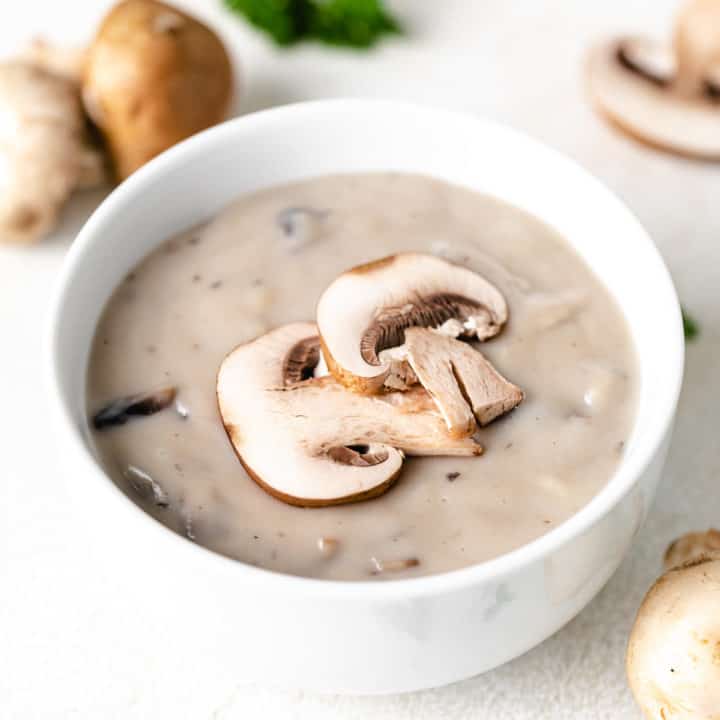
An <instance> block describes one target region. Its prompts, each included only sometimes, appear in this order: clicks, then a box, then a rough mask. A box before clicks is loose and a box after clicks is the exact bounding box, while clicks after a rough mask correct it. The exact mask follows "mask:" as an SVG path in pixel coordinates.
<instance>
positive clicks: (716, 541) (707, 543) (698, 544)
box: [663, 528, 720, 570]
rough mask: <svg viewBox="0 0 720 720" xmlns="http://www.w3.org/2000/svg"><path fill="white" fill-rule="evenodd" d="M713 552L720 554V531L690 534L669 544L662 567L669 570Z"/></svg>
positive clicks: (711, 529) (711, 530)
mask: <svg viewBox="0 0 720 720" xmlns="http://www.w3.org/2000/svg"><path fill="white" fill-rule="evenodd" d="M715 552H717V553H720V530H716V529H715V528H710V530H707V531H705V532H690V533H686V534H685V535H683V536H682V537H679V538H678V539H677V540H675V541H674V542H672V543H670V545H669V546H668V549H667V550H666V551H665V557H664V558H663V565H664V566H665V569H666V570H670V569H671V568H674V567H678V566H679V565H683V564H685V563H688V562H692V561H693V560H700V559H701V558H703V557H705V556H706V555H711V554H712V553H715Z"/></svg>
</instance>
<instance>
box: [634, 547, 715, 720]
mask: <svg viewBox="0 0 720 720" xmlns="http://www.w3.org/2000/svg"><path fill="white" fill-rule="evenodd" d="M627 672H628V679H629V682H630V687H631V689H632V691H633V693H634V695H635V698H636V700H637V702H638V704H639V705H640V707H641V708H642V710H643V712H644V713H645V715H646V716H647V717H648V718H653V719H654V718H666V720H717V719H718V718H719V717H720V554H714V555H711V556H708V557H705V558H702V559H700V560H697V561H694V562H691V563H688V564H686V565H681V566H680V567H678V568H675V569H673V570H670V571H668V572H667V573H665V575H663V576H662V577H661V578H660V579H659V580H658V581H657V582H656V583H655V585H654V586H653V587H652V588H651V589H650V591H649V592H648V594H647V596H646V597H645V600H644V601H643V604H642V605H641V607H640V610H639V612H638V616H637V619H636V621H635V626H634V627H633V630H632V633H631V635H630V641H629V643H628V652H627Z"/></svg>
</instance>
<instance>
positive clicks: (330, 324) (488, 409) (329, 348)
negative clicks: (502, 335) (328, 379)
mask: <svg viewBox="0 0 720 720" xmlns="http://www.w3.org/2000/svg"><path fill="white" fill-rule="evenodd" d="M317 317H318V328H319V330H320V335H321V338H322V343H323V355H324V356H325V359H326V360H327V363H328V367H329V368H330V371H331V372H332V374H333V375H334V376H335V377H336V378H337V379H339V380H340V381H341V382H342V383H343V384H344V385H346V386H347V387H349V388H350V389H351V390H353V391H355V392H359V393H361V394H373V393H380V392H383V391H385V390H388V389H392V390H407V389H408V388H409V387H411V386H412V385H414V384H415V383H418V382H419V383H420V384H422V385H423V386H424V387H425V389H426V390H427V391H428V392H429V393H430V395H431V396H432V398H433V399H434V401H435V403H436V404H437V406H438V408H439V409H440V411H441V413H442V415H443V417H444V418H445V420H446V422H447V425H448V429H449V431H450V432H451V434H452V435H454V436H456V437H458V436H462V435H470V434H472V433H473V432H474V430H475V427H476V425H475V418H476V417H477V420H478V421H479V422H480V424H481V425H484V424H486V423H487V422H489V421H490V420H492V419H494V418H495V417H497V416H498V415H499V414H501V413H502V412H506V411H507V410H509V409H511V408H513V407H515V406H516V405H517V404H518V403H519V402H520V401H521V400H522V392H521V391H520V390H519V388H516V387H515V386H514V385H512V384H511V383H508V382H507V381H505V380H504V378H502V376H500V375H499V373H497V371H495V370H494V368H492V366H491V365H490V364H489V363H488V362H487V360H485V359H484V358H483V356H482V355H481V354H480V353H479V352H477V351H476V350H475V349H473V348H472V347H470V346H469V345H467V344H465V343H462V342H460V341H458V340H456V339H455V338H458V337H463V338H468V339H469V338H472V337H476V338H477V339H479V340H486V339H488V338H490V337H493V336H494V335H497V333H499V332H500V330H501V329H502V327H503V325H504V324H505V322H506V321H507V317H508V310H507V304H506V303H505V299H504V298H503V296H502V294H501V293H500V291H499V290H498V289H497V288H496V287H495V286H494V285H492V284H490V283H489V282H488V281H487V280H485V279H484V278H483V277H481V276H480V275H478V274H477V273H474V272H472V271H471V270H467V269H466V268H462V267H458V266H456V265H452V264H451V263H448V262H446V261H445V260H442V259H440V258H437V257H434V256H431V255H423V254H419V253H404V254H400V255H393V256H391V257H388V258H384V259H382V260H378V261H376V262H374V263H369V264H367V265H361V266H359V267H356V268H353V269H352V270H349V271H347V272H345V273H343V274H342V275H340V276H339V277H338V278H337V279H336V280H335V281H334V282H333V283H331V285H330V286H329V287H328V288H327V290H326V291H325V292H324V293H323V295H322V297H321V298H320V302H319V304H318V310H317ZM501 408H505V409H502V410H501ZM475 410H476V411H477V414H476V415H474V414H473V411H475Z"/></svg>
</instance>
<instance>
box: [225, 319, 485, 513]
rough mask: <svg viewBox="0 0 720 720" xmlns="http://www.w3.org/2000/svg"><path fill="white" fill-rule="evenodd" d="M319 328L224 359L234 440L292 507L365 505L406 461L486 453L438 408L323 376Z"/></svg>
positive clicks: (269, 337)
mask: <svg viewBox="0 0 720 720" xmlns="http://www.w3.org/2000/svg"><path fill="white" fill-rule="evenodd" d="M319 357H320V351H319V339H318V337H317V328H316V327H315V325H312V324H310V323H295V324H292V325H285V326H283V327H280V328H277V329H275V330H272V331H271V332H269V333H267V334H266V335H263V336H262V337H260V338H257V339H256V340H253V341H252V342H249V343H246V344H244V345H240V346H239V347H238V348H236V349H235V350H233V351H232V352H231V353H230V354H229V355H228V356H227V357H226V358H225V360H224V361H223V363H222V365H221V367H220V371H219V373H218V383H217V396H218V406H219V408H220V414H221V416H222V421H223V424H224V426H225V429H226V431H227V434H228V437H229V439H230V441H231V443H232V445H233V447H234V449H235V451H236V453H237V455H238V457H239V459H240V461H241V462H242V464H243V465H244V466H245V468H246V470H247V471H248V473H249V474H250V476H251V477H252V478H253V479H254V480H255V481H256V482H257V483H258V484H259V485H260V486H261V487H263V488H264V489H265V490H266V491H268V492H269V493H271V494H272V495H274V496H275V497H277V498H279V499H281V500H284V501H285V502H288V503H290V504H293V505H301V506H324V505H334V504H338V503H344V502H351V501H356V500H364V499H367V498H370V497H374V496H376V495H379V494H380V493H382V492H384V491H385V490H387V489H388V488H389V487H390V486H391V485H392V483H393V482H394V480H395V479H396V478H397V476H398V474H399V472H400V469H401V467H402V463H403V457H404V453H407V454H409V455H464V456H473V455H480V454H481V453H482V447H481V446H480V445H479V444H478V443H477V442H476V441H475V440H473V439H471V438H464V439H454V438H451V437H450V436H449V435H448V434H447V432H446V428H445V424H444V422H443V420H442V418H441V417H440V415H439V413H438V412H437V410H436V409H435V408H432V409H417V408H421V406H420V405H419V404H416V406H415V408H414V409H413V412H406V411H404V410H403V408H402V405H403V403H402V402H399V403H394V402H392V401H389V400H388V398H389V397H391V396H378V397H368V396H363V395H358V394H354V393H351V392H348V390H347V389H346V388H344V387H343V386H342V385H341V384H340V383H338V382H337V381H336V380H335V379H334V378H332V377H330V376H326V377H319V378H314V377H312V370H313V366H314V364H317V362H318V361H319Z"/></svg>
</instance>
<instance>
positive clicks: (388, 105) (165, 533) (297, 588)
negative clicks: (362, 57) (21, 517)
mask: <svg viewBox="0 0 720 720" xmlns="http://www.w3.org/2000/svg"><path fill="white" fill-rule="evenodd" d="M369 108H372V109H373V110H374V111H375V112H389V113H392V112H394V111H405V112H408V111H412V112H416V113H417V112H419V113H422V114H424V115H425V116H427V117H431V118H432V120H433V122H438V123H441V124H442V123H449V122H455V123H458V122H465V123H472V124H473V125H474V126H475V127H476V128H477V127H480V128H483V129H485V130H490V131H492V132H495V133H500V134H504V135H505V136H507V137H508V138H511V139H515V140H516V141H517V142H521V143H524V144H525V145H529V146H534V147H535V148H537V149H542V150H543V152H544V155H545V156H546V157H547V158H548V159H549V161H551V162H552V163H553V164H556V165H557V164H561V165H564V166H565V167H566V168H567V169H571V170H572V171H573V172H574V173H576V174H580V175H582V176H583V177H584V179H585V181H586V185H587V184H588V183H589V184H590V186H592V187H593V192H594V193H595V194H597V195H598V196H604V198H605V201H606V202H612V203H615V204H616V206H619V207H621V208H622V209H623V210H624V211H625V214H626V216H627V220H628V230H629V231H632V233H633V235H634V240H633V242H641V243H643V244H644V245H645V250H646V252H650V253H651V254H652V255H654V256H655V257H656V260H657V261H658V262H656V263H655V273H656V274H657V275H658V277H657V280H658V284H657V290H656V292H658V293H664V294H665V295H667V299H668V300H669V301H670V305H674V306H675V308H676V312H675V313H674V316H672V317H666V318H665V323H666V325H665V327H666V331H667V334H668V336H669V338H674V339H675V340H676V342H674V343H672V344H671V343H668V344H669V347H670V356H669V357H667V361H668V363H670V367H671V368H672V378H673V382H672V383H670V384H668V385H667V386H666V387H664V388H662V389H659V390H658V391H659V392H660V391H661V392H662V393H663V398H662V404H661V407H660V408H659V409H658V411H657V412H656V413H655V415H654V416H653V418H652V419H651V421H649V422H648V427H647V428H646V429H645V431H644V434H643V438H644V442H643V443H642V444H641V445H638V447H636V448H634V451H633V453H632V454H630V455H625V456H624V457H623V459H622V460H621V462H620V464H619V466H618V467H617V469H616V471H615V473H614V474H613V476H612V477H611V478H610V479H609V480H608V482H607V483H606V484H605V486H604V487H603V488H602V489H601V490H600V491H599V492H598V493H597V494H596V495H595V496H593V497H592V498H591V500H590V501H589V502H588V503H587V504H585V505H584V506H583V507H581V508H580V510H578V511H577V512H576V513H575V514H574V515H572V516H571V517H569V518H568V519H567V520H566V521H564V522H563V523H561V524H560V525H558V526H557V527H555V528H553V529H552V530H550V531H549V532H547V533H545V534H544V535H541V536H540V537H538V538H536V539H535V540H532V541H530V542H529V543H527V544H525V545H521V546H520V547H518V548H516V549H514V550H511V551H510V552H508V553H505V554H503V555H500V556H498V557H495V558H492V559H490V560H486V561H484V562H481V563H478V564H474V565H469V566H467V567H463V568H460V569H456V570H451V571H447V572H442V573H436V574H432V575H426V576H421V577H418V578H399V579H391V580H384V581H382V582H378V581H377V580H357V581H346V580H325V579H318V578H307V577H302V576H296V575H290V574H286V573H281V572H278V571H273V570H268V569H264V568H258V567H254V566H251V565H248V564H246V563H244V562H243V561H241V560H236V559H234V558H230V557H228V556H225V555H222V554H220V553H218V552H216V551H214V550H210V549H208V548H205V547H204V546H202V545H198V544H196V543H194V542H191V541H188V540H187V539H186V538H184V537H182V536H181V535H178V534H177V533H175V532H174V531H172V530H170V529H169V528H167V527H166V526H165V525H163V524H162V523H160V522H159V521H157V520H155V519H154V518H153V517H152V516H150V515H148V514H147V513H146V512H145V511H144V510H143V509H142V508H140V507H139V506H138V505H136V504H135V503H134V502H133V501H132V500H131V499H130V498H128V497H127V496H126V495H125V494H124V493H123V492H122V491H121V490H120V489H119V488H118V487H117V486H116V485H115V483H114V482H113V481H112V479H111V478H110V477H109V476H108V475H107V473H106V472H105V471H104V470H103V468H102V466H101V464H100V462H99V460H98V459H97V458H96V457H95V455H94V454H93V452H92V450H91V448H90V445H89V443H88V442H86V439H85V438H84V437H83V433H82V432H81V430H80V428H78V427H77V426H76V424H75V422H74V420H73V417H72V411H71V409H70V407H69V406H68V404H67V403H66V402H65V397H64V393H63V391H62V389H61V388H62V387H63V385H64V382H63V379H62V378H61V377H60V373H59V363H58V358H59V352H60V345H59V343H60V338H59V328H60V324H61V318H62V316H63V308H64V305H65V300H66V297H67V295H68V294H69V292H70V289H71V286H72V284H73V283H74V281H75V278H76V274H77V273H76V270H77V267H78V265H79V264H80V262H81V259H82V256H83V254H84V252H85V250H86V248H87V247H88V246H90V245H92V244H93V243H95V242H97V241H98V240H97V239H98V238H99V237H101V233H99V232H98V231H99V230H100V229H101V228H102V226H103V225H104V224H105V223H107V222H108V221H109V220H110V219H112V218H113V216H114V215H115V212H116V211H115V207H116V206H117V205H121V204H122V201H123V199H124V198H125V197H126V196H128V195H130V194H134V193H135V192H137V189H138V188H140V187H143V186H151V185H154V186H155V187H158V185H159V184H158V183H157V178H159V177H162V176H163V175H165V174H167V173H172V172H175V171H176V170H177V166H178V165H181V164H182V163H183V160H184V158H186V157H187V156H188V155H196V154H202V153H204V152H205V151H206V149H207V148H209V147H211V146H217V145H223V144H224V143H226V142H229V141H233V142H238V141H239V139H241V136H242V135H243V134H244V133H245V132H252V131H253V130H255V129H257V127H258V126H262V125H263V124H266V123H268V122H269V121H278V122H280V121H281V122H292V121H293V119H294V118H297V117H298V116H303V115H304V116H305V118H304V119H305V120H306V121H307V118H308V117H309V116H312V115H313V114H320V115H322V114H323V113H326V112H328V111H331V112H335V113H337V112H342V111H345V112H348V113H358V112H361V111H363V110H368V109H369ZM633 225H634V227H633ZM621 310H622V308H621ZM45 358H46V363H45V382H46V387H47V390H48V398H49V402H50V403H51V405H52V410H53V414H54V420H55V422H54V428H53V429H54V433H55V435H56V437H57V436H59V435H60V434H62V440H63V443H62V447H63V451H64V452H67V453H72V454H73V455H74V456H75V460H76V461H79V462H80V463H81V465H82V469H81V473H79V474H81V475H83V476H85V475H87V476H88V480H89V481H90V482H93V483H96V484H98V485H99V486H100V485H101V486H104V487H105V488H106V490H109V491H114V495H115V497H116V499H120V500H121V502H120V503H117V502H116V505H118V506H124V507H125V517H126V518H127V521H128V523H131V522H133V520H132V518H133V517H134V518H135V520H134V522H135V524H136V525H137V527H138V530H141V529H142V528H141V526H143V527H144V531H147V532H151V533H154V540H156V541H157V544H158V547H159V548H160V547H161V550H159V551H160V552H165V549H166V548H167V549H168V551H169V550H170V548H171V546H172V545H173V544H174V545H175V547H176V548H177V550H176V552H179V553H184V554H185V556H186V559H187V560H188V561H193V562H197V563H198V565H200V564H202V565H208V564H212V565H214V566H215V568H216V569H217V570H220V571H222V572H229V573H232V574H233V576H234V577H235V578H236V579H237V580H238V581H240V580H244V581H245V582H247V583H251V584H253V585H256V586H257V587H259V588H260V587H262V588H264V589H267V590H278V589H281V590H282V591H284V592H294V593H301V594H303V595H312V596H323V597H331V596H332V597H345V598H352V599H354V600H357V599H363V598H364V599H367V600H371V601H382V600H384V599H390V598H411V597H419V596H430V595H436V594H440V593H447V592H450V591H454V590H460V589H463V588H465V587H468V586H474V585H477V584H479V583H482V582H486V581H492V580H497V579H498V578H500V577H503V576H506V575H508V574H510V573H513V572H516V571H518V570H520V569H522V568H523V567H525V566H528V565H530V564H531V563H533V562H535V561H537V560H538V559H540V558H542V557H544V556H547V555H549V554H551V553H553V552H554V551H556V550H558V549H559V548H560V547H562V546H563V545H565V544H566V543H568V542H570V541H572V540H573V538H576V537H578V536H580V535H582V534H583V533H584V532H585V531H587V530H589V529H590V528H591V527H592V526H593V525H594V524H596V523H597V522H598V521H600V520H601V519H602V518H603V517H604V516H605V515H606V514H607V513H608V512H609V511H610V510H611V509H612V508H613V507H614V506H615V505H616V504H617V503H618V502H620V501H621V500H622V498H623V497H624V496H625V495H626V494H627V493H628V492H629V491H630V490H631V489H632V488H633V486H634V485H635V483H636V482H637V481H638V480H639V478H640V477H641V476H642V475H643V473H644V472H645V470H646V469H647V467H648V466H649V465H650V464H651V462H652V461H653V460H654V459H655V457H656V455H657V454H658V452H659V451H660V449H661V445H662V443H663V441H664V439H665V437H666V435H667V433H668V431H669V430H670V429H671V426H672V422H673V419H674V415H675V410H676V407H677V402H678V399H679V394H680V389H681V384H682V376H683V367H684V333H683V328H682V319H681V313H680V305H679V302H678V298H677V294H676V291H675V288H674V286H673V283H672V280H671V277H670V274H669V272H668V269H667V267H666V265H665V263H664V261H663V260H662V257H661V255H660V253H659V251H658V249H657V247H656V246H655V244H654V243H653V241H652V239H651V238H650V236H649V235H648V233H647V231H646V230H645V229H644V227H643V226H642V225H641V224H640V222H639V221H638V220H637V218H636V217H635V215H634V214H633V213H632V212H631V211H630V210H629V209H628V208H627V206H626V205H625V204H624V203H623V202H622V201H621V200H619V199H618V198H617V196H615V195H614V193H612V192H611V191H610V190H609V189H608V188H607V187H606V186H605V185H604V184H602V183H601V182H600V181H599V180H598V179H596V178H595V177H594V176H593V175H592V174H591V173H590V172H589V171H588V170H586V169H585V168H584V167H582V166H581V165H580V164H579V163H577V162H576V161H574V160H572V159H570V158H569V157H567V156H565V155H564V154H563V153H561V152H560V151H558V150H555V149H554V148H552V147H549V146H547V145H545V144H544V143H542V142H540V141H538V140H535V139H533V138H532V137H530V136H528V135H526V134H525V133H523V132H521V131H519V130H516V129H514V128H511V127H509V126H507V125H505V124H504V123H499V122H495V121H491V120H487V119H485V118H483V117H480V116H475V115H473V114H470V113H466V112H459V111H455V110H446V109H439V108H436V107H432V106H427V105H423V104H418V103H411V102H405V101H395V100H384V99H376V98H336V99H330V100H314V101H308V102H299V103H293V104H290V105H283V106H280V107H275V108H271V109H267V110H261V111H258V112H254V113H251V114H248V115H245V116H241V117H238V118H234V119H231V120H228V121H226V122H224V123H222V124H220V125H216V126H214V127H212V128H209V129H207V130H204V131H202V132H200V133H198V134H197V135H194V136H193V137H191V138H189V139H187V140H184V141H183V142H181V143H179V144H177V145H175V146H174V147H172V148H170V149H169V150H167V151H165V152H164V153H162V154H161V155H159V156H157V157H156V158H154V159H153V160H151V161H150V162H149V163H147V164H146V165H145V166H143V167H142V168H140V169H139V170H138V171H136V172H135V173H133V175H131V176H130V177H129V178H128V179H127V180H125V181H124V182H123V183H121V184H120V185H119V186H117V187H116V188H115V189H114V190H113V191H112V192H111V193H110V194H109V195H108V196H107V197H106V198H105V200H103V202H102V203H101V204H100V206H99V207H98V208H97V209H96V210H95V211H94V212H93V214H92V215H91V216H90V218H89V219H88V220H87V222H86V223H85V224H84V226H83V227H82V229H81V230H80V232H79V234H78V236H77V238H76V239H75V241H74V242H73V244H72V246H71V248H70V250H69V252H68V254H67V256H66V257H65V259H64V261H63V265H62V269H61V271H60V274H59V276H58V278H57V281H56V284H55V287H54V290H53V294H52V300H51V309H50V313H49V319H48V322H47V325H46V334H45ZM57 445H58V448H59V447H60V443H57ZM108 501H110V496H108ZM152 528H154V529H155V530H154V531H152ZM183 548H184V549H183Z"/></svg>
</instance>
